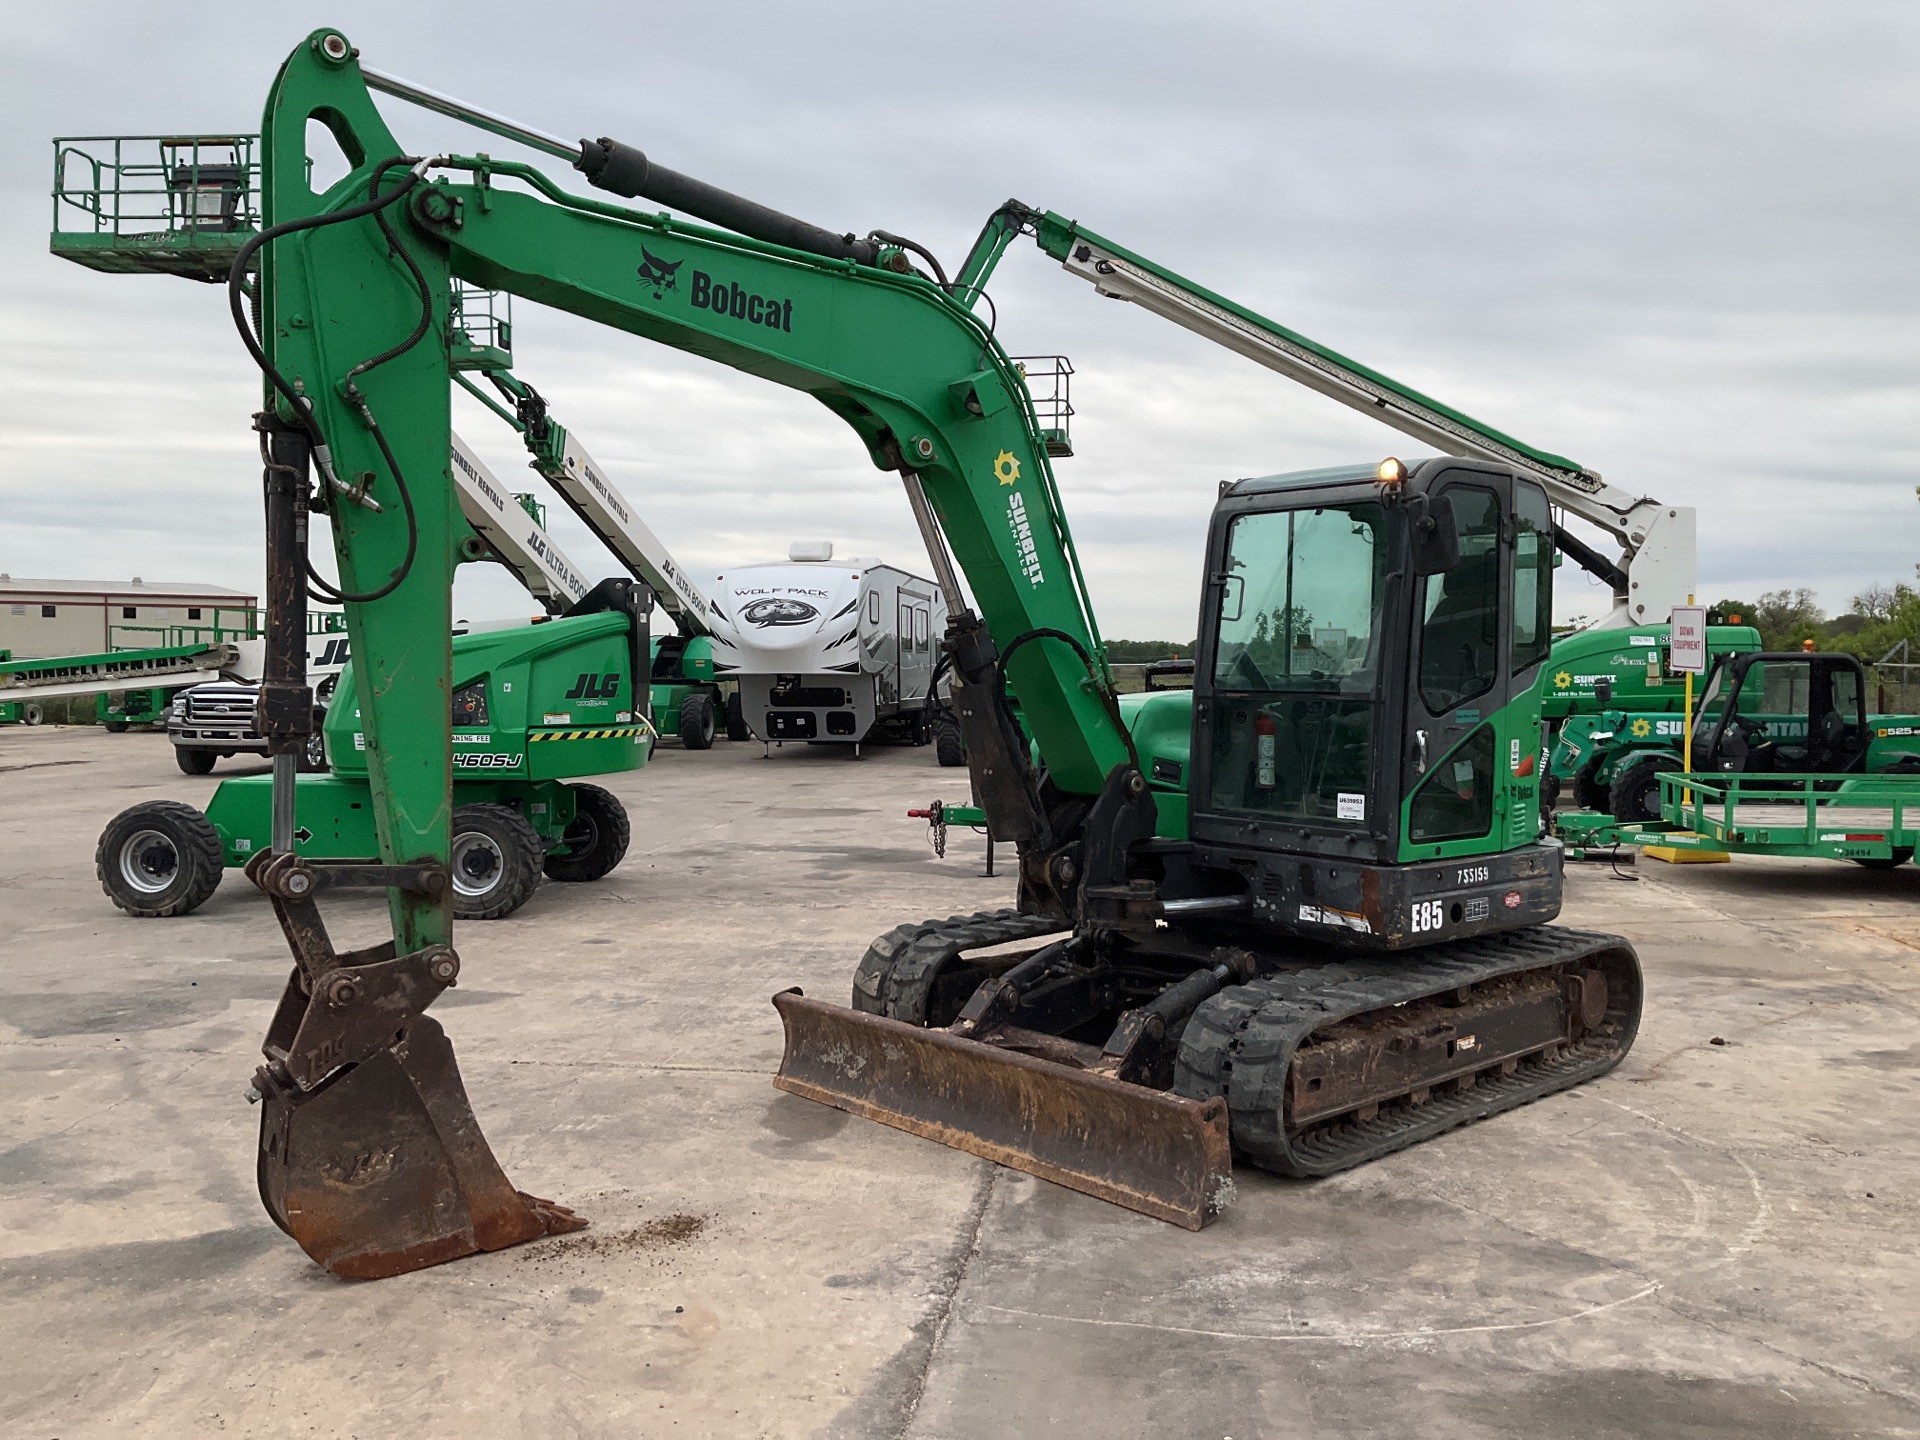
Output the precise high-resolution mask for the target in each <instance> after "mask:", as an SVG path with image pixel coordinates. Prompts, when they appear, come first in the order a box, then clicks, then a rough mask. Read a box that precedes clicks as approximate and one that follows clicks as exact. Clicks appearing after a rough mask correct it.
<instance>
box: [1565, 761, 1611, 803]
mask: <svg viewBox="0 0 1920 1440" xmlns="http://www.w3.org/2000/svg"><path fill="white" fill-rule="evenodd" d="M1611 800H1612V797H1611V796H1610V795H1608V793H1607V787H1606V786H1605V785H1602V784H1601V783H1600V762H1599V761H1598V760H1589V761H1588V762H1587V763H1586V764H1584V765H1582V766H1581V767H1580V772H1579V773H1578V774H1577V775H1575V776H1574V777H1573V803H1574V804H1576V805H1578V806H1579V807H1580V808H1581V809H1582V810H1599V811H1601V812H1603V813H1607V814H1611V813H1612V812H1611V810H1610V809H1609V806H1610V804H1611Z"/></svg>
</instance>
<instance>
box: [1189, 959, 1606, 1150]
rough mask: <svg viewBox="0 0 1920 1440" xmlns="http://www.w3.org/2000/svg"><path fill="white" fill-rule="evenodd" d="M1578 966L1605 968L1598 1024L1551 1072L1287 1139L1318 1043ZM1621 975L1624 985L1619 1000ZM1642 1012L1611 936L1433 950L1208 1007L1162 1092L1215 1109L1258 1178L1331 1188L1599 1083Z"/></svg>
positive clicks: (1280, 979)
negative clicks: (1484, 986)
mask: <svg viewBox="0 0 1920 1440" xmlns="http://www.w3.org/2000/svg"><path fill="white" fill-rule="evenodd" d="M1585 959H1600V960H1601V961H1602V964H1603V968H1605V969H1606V970H1607V971H1608V976H1609V980H1610V981H1611V982H1612V983H1611V984H1610V986H1609V989H1610V991H1611V992H1612V994H1611V996H1610V1000H1609V1005H1608V1010H1607V1017H1606V1021H1605V1022H1603V1024H1602V1026H1601V1028H1600V1029H1599V1030H1597V1031H1594V1032H1589V1034H1588V1035H1587V1036H1585V1037H1584V1038H1583V1039H1582V1040H1581V1041H1580V1042H1579V1043H1578V1044H1576V1045H1573V1046H1571V1047H1568V1048H1566V1049H1563V1050H1562V1051H1560V1053H1559V1054H1558V1055H1556V1056H1555V1057H1554V1058H1552V1059H1536V1060H1523V1061H1522V1062H1521V1063H1520V1067H1519V1068H1518V1069H1517V1070H1516V1071H1515V1072H1514V1073H1513V1074H1511V1075H1495V1074H1483V1075H1482V1076H1480V1077H1479V1079H1478V1081H1477V1083H1475V1084H1474V1085H1473V1086H1472V1088H1470V1089H1467V1090H1461V1091H1455V1090H1452V1089H1449V1090H1446V1091H1441V1092H1436V1093H1434V1094H1433V1095H1431V1096H1430V1097H1429V1098H1428V1099H1427V1100H1426V1101H1425V1102H1424V1103H1422V1104H1419V1105H1414V1104H1411V1103H1409V1102H1407V1101H1404V1100H1403V1101H1397V1102H1386V1103H1383V1104H1382V1105H1381V1107H1380V1113H1379V1114H1378V1115H1377V1116H1376V1117H1375V1118H1374V1119H1372V1120H1368V1121H1358V1120H1352V1119H1346V1120H1339V1119H1336V1120H1334V1121H1332V1122H1330V1123H1328V1124H1325V1125H1321V1126H1318V1127H1316V1128H1314V1129H1312V1130H1309V1131H1307V1132H1305V1133H1304V1134H1303V1135H1300V1136H1289V1135H1288V1134H1287V1130H1286V1093H1287V1091H1286V1086H1287V1072H1288V1067H1289V1066H1290V1064H1291V1063H1292V1060H1293V1054H1294V1051H1295V1049H1296V1048H1297V1047H1298V1046H1299V1045H1300V1043H1301V1042H1302V1041H1304V1040H1305V1039H1306V1038H1307V1036H1308V1035H1310V1034H1311V1033H1312V1032H1314V1031H1315V1030H1319V1029H1323V1028H1325V1027H1327V1026H1329V1025H1333V1024H1335V1023H1337V1022H1339V1021H1341V1020H1346V1019H1350V1018H1351V1017H1353V1016H1356V1015H1361V1014H1365V1013H1367V1012H1368V1011H1372V1010H1382V1009H1386V1008H1388V1007H1390V1006H1393V1005H1399V1004H1404V1003H1406V1002H1407V1001H1410V1000H1418V999H1421V998H1424V997H1427V996H1431V995H1436V994H1445V993H1447V992H1448V991H1451V990H1455V989H1458V988H1459V987H1461V986H1464V985H1471V984H1477V983H1481V982H1484V981H1488V980H1494V979H1498V978H1500V977H1502V976H1507V975H1513V974H1517V973H1520V972H1523V971H1527V970H1533V969H1536V968H1539V967H1543V966H1553V965H1563V964H1568V963H1570V962H1576V961H1580V960H1585ZM1623 971H1625V972H1627V973H1628V974H1630V976H1631V983H1630V985H1629V986H1627V987H1624V988H1626V989H1627V990H1629V991H1630V993H1627V994H1624V995H1623V994H1621V993H1620V991H1621V989H1622V988H1623V987H1622V986H1621V985H1620V983H1619V982H1620V980H1621V979H1623V978H1626V977H1625V975H1623V973H1622V972H1623ZM1640 1000H1641V990H1640V967H1639V961H1638V959H1637V958H1636V957H1635V956H1634V953H1633V948H1632V946H1631V945H1629V944H1628V943H1627V942H1626V941H1625V940H1623V939H1622V938H1621V937H1620V936H1618V935H1602V934H1596V933H1593V932H1591V931H1582V930H1567V929H1562V928H1560V927H1558V926H1548V925H1542V926H1535V927H1533V928H1530V929H1527V930H1520V931H1514V932H1511V933H1508V934H1505V935H1492V936H1485V937H1482V938H1479V939H1475V940H1468V941H1462V942H1460V943H1458V944H1454V945H1444V946H1435V947H1434V948H1433V949H1430V950H1425V951H1422V952H1420V953H1419V955H1418V956H1417V957H1404V958H1393V959H1387V958H1380V959H1360V960H1351V961H1345V962H1342V963H1340V964H1335V965H1326V966H1319V967H1316V968H1313V969H1309V970H1299V971H1294V972H1291V973H1287V974H1283V975H1275V976H1270V977H1267V978H1264V979H1260V980H1255V981H1252V982H1250V983H1248V984H1245V985H1236V986H1233V987H1231V988H1229V989H1226V990H1223V991H1221V992H1220V993H1219V994H1218V995H1216V996H1214V997H1213V998H1212V999H1210V1000H1208V1001H1207V1002H1206V1003H1205V1004H1204V1005H1202V1006H1201V1007H1200V1009H1199V1010H1198V1011H1196V1012H1195V1014H1194V1016H1193V1019H1192V1020H1191V1021H1190V1022H1189V1023H1188V1025H1187V1028H1186V1032H1185V1034H1184V1036H1183V1037H1182V1040H1181V1046H1180V1054H1179V1059H1178V1061H1177V1062H1176V1065H1175V1071H1174V1083H1173V1088H1174V1091H1175V1093H1176V1094H1180V1095H1185V1096H1187V1097H1188V1098H1190V1099H1196V1100H1204V1099H1209V1098H1211V1097H1212V1096H1215V1095H1224V1096H1225V1097H1226V1099H1227V1107H1228V1110H1229V1112H1230V1114H1231V1116H1232V1127H1233V1143H1234V1148H1235V1150H1237V1151H1239V1152H1240V1153H1241V1154H1243V1155H1245V1157H1246V1158H1247V1159H1249V1160H1251V1161H1252V1162H1253V1163H1254V1164H1255V1165H1258V1166H1260V1167H1261V1168H1262V1169H1264V1170H1273V1171H1277V1172H1278V1173H1280V1174H1283V1175H1298V1176H1315V1175H1330V1174H1333V1173H1334V1172H1335V1171H1339V1170H1346V1169H1350V1168H1352V1167H1353V1166H1356V1165H1361V1164H1365V1163H1366V1162H1367V1161H1369V1160H1374V1159H1377V1158H1379V1157H1380V1156H1382V1155H1388V1154H1391V1153H1392V1152H1394V1151H1395V1150H1404V1149H1406V1148H1407V1147H1408V1146H1410V1145H1415V1144H1418V1143H1419V1142H1420V1141H1422V1140H1427V1139H1430V1138H1432V1137H1433V1136H1435V1135H1438V1134H1440V1133H1441V1132H1443V1131H1446V1130H1451V1129H1453V1128H1455V1127H1456V1126H1460V1125H1466V1124H1470V1123H1471V1122H1473V1121H1475V1120H1482V1119H1485V1118H1486V1117H1487V1116H1490V1115H1496V1114H1499V1113H1500V1112H1501V1111H1504V1110H1512V1109H1514V1108H1516V1107H1518V1106H1520V1105H1524V1104H1526V1103H1527V1102H1529V1101H1531V1100H1537V1099H1539V1098H1540V1097H1541V1096H1543V1095H1550V1094H1552V1093H1553V1092H1555V1091H1557V1090H1565V1089H1568V1088H1570V1087H1572V1086H1574V1085H1578V1084H1580V1083H1581V1082H1583V1081H1586V1080H1591V1079H1593V1078H1595V1077H1596V1076H1599V1075H1603V1074H1605V1073H1606V1072H1607V1071H1609V1070H1611V1069H1612V1068H1613V1067H1614V1066H1615V1065H1617V1064H1619V1063H1620V1061H1621V1059H1622V1058H1623V1057H1624V1056H1625V1055H1626V1053H1627V1051H1628V1050H1629V1049H1631V1048H1632V1045H1633V1038H1634V1033H1635V1031H1636V1030H1637V1028H1638V1026H1639V1021H1640Z"/></svg>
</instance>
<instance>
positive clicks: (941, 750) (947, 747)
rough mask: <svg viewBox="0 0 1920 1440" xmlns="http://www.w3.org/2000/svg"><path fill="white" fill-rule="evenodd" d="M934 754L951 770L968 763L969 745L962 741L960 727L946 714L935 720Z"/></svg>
mask: <svg viewBox="0 0 1920 1440" xmlns="http://www.w3.org/2000/svg"><path fill="white" fill-rule="evenodd" d="M933 755H934V758H935V759H936V760H938V761H939V762H940V763H941V764H942V765H943V766H945V767H946V768H947V769H949V770H951V769H954V768H955V767H956V766H960V765H964V764H966V763H967V747H966V746H965V745H964V744H962V743H961V740H960V727H959V726H958V725H957V724H955V723H954V722H953V721H952V720H950V719H948V718H947V717H946V716H945V715H942V716H941V717H940V718H939V719H938V720H935V721H934V722H933Z"/></svg>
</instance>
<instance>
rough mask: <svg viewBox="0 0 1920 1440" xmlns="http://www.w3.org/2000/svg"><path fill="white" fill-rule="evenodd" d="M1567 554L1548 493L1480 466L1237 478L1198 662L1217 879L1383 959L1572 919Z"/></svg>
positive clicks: (1268, 910) (1297, 930) (1290, 919)
mask: <svg viewBox="0 0 1920 1440" xmlns="http://www.w3.org/2000/svg"><path fill="white" fill-rule="evenodd" d="M1388 476H1391V477H1392V478H1391V479H1388V478H1385V477H1388ZM1552 557H1553V539H1552V521H1551V512H1550V510H1549V507H1548V504H1547V497H1546V495H1545V493H1544V492H1543V491H1542V490H1541V489H1540V488H1539V487H1538V486H1537V485H1534V484H1532V483H1531V482H1529V481H1526V480H1522V479H1518V478H1516V477H1515V476H1514V475H1513V474H1512V473H1511V472H1508V471H1503V470H1498V469H1495V468H1493V467H1491V466H1487V465H1482V464H1478V463H1474V462H1462V461H1458V460H1429V461H1425V462H1422V463H1421V464H1419V465H1417V466H1415V467H1413V468H1412V469H1410V470H1409V469H1407V468H1405V467H1402V466H1400V464H1399V462H1398V461H1389V462H1387V463H1386V464H1385V465H1384V466H1382V467H1381V469H1380V471H1379V472H1377V473H1376V471H1374V470H1373V469H1371V468H1366V469H1360V468H1348V469H1341V470H1327V471H1312V472H1307V473H1304V474H1298V475H1281V476H1273V477H1269V478H1266V479H1259V480H1243V481H1240V482H1239V483H1237V484H1235V485H1233V486H1231V487H1230V488H1229V489H1228V490H1227V491H1226V492H1225V494H1224V495H1223V496H1222V497H1221V501H1220V504H1219V506H1218V508H1217V510H1216V512H1215V516H1214V523H1213V531H1212V536H1211V539H1210V542H1209V597H1208V600H1207V601H1206V602H1205V604H1204V605H1203V609H1202V614H1201V637H1200V653H1199V659H1198V663H1197V667H1196V673H1195V685H1194V747H1193V753H1194V756H1195V770H1196V773H1195V775H1194V777H1193V799H1192V812H1191V819H1190V822H1189V823H1190V833H1191V838H1192V839H1193V841H1194V842H1195V844H1196V846H1197V850H1196V854H1195V856H1194V863H1195V865H1196V867H1197V868H1198V869H1200V870H1201V871H1202V872H1204V873H1206V874H1208V875H1209V876H1210V877H1211V883H1212V884H1214V885H1221V884H1228V883H1232V880H1233V879H1236V878H1237V879H1238V880H1239V881H1241V882H1242V883H1244V884H1245V886H1246V887H1247V889H1248V890H1249V891H1250V892H1251V895H1252V904H1251V909H1252V913H1253V915H1254V917H1255V918H1256V919H1257V920H1258V921H1260V922H1261V924H1262V927H1263V928H1267V929H1274V930H1279V931H1282V932H1286V933H1290V934H1295V935H1299V936H1301V937H1302V938H1312V939H1319V940H1333V941H1335V942H1338V943H1346V944H1350V945H1364V946H1366V948H1381V947H1382V946H1385V947H1387V948H1398V947H1399V946H1401V945H1403V944H1424V943H1429V942H1430V941H1431V940H1432V939H1433V938H1435V937H1436V936H1437V935H1445V936H1447V937H1449V938H1450V937H1452V936H1454V935H1469V934H1476V933H1481V932H1483V931H1485V930H1492V929H1505V928H1511V927H1512V925H1513V924H1514V922H1515V919H1516V912H1518V913H1519V915H1521V916H1524V917H1525V918H1526V919H1529V920H1548V919H1551V918H1552V917H1553V915H1554V914H1555V913H1556V912H1557V911H1558V909H1559V871H1558V867H1557V865H1556V864H1555V863H1554V859H1553V856H1552V854H1551V852H1550V851H1549V850H1548V849H1546V848H1544V847H1542V846H1539V845H1538V844H1536V843H1534V842H1535V840H1536V835H1537V830H1538V822H1537V818H1536V817H1537V813H1538V801H1537V794H1538V778H1539V777H1538V774H1537V770H1538V751H1539V736H1538V729H1539V720H1540V716H1539V699H1538V695H1537V689H1538V687H1537V686H1536V685H1535V683H1534V682H1535V679H1536V678H1537V675H1538V670H1539V666H1540V664H1541V663H1542V662H1543V661H1544V660H1545V659H1546V655H1547V648H1548V645H1549V643H1550V640H1551V631H1550V622H1551V603H1552V586H1551V579H1552V576H1551V566H1552ZM1469 859H1471V860H1475V861H1477V862H1480V863H1476V864H1473V865H1463V864H1462V863H1460V862H1462V861H1465V860H1469ZM1496 872H1498V873H1497V874H1496ZM1463 881H1464V883H1463ZM1495 884H1498V885H1499V887H1500V891H1501V894H1500V898H1501V900H1502V902H1503V903H1501V904H1500V905H1499V906H1497V907H1495V906H1492V905H1489V904H1486V903H1484V902H1485V900H1486V898H1487V897H1486V895H1485V891H1486V890H1487V889H1488V888H1489V887H1491V886H1493V885H1495ZM1509 896H1512V897H1513V898H1512V899H1511V900H1509V899H1508V898H1507V897H1509ZM1436 906H1437V907H1438V908H1437V910H1436ZM1496 908H1497V910H1498V913H1497V914H1496V913H1495V910H1496ZM1436 915H1437V916H1438V919H1437V922H1436V921H1435V919H1434V917H1435V916H1436Z"/></svg>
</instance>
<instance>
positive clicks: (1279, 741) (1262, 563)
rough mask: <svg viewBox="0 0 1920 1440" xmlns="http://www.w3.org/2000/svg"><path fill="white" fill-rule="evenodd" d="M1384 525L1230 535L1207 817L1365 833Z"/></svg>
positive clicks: (1291, 520) (1318, 514)
mask: <svg viewBox="0 0 1920 1440" xmlns="http://www.w3.org/2000/svg"><path fill="white" fill-rule="evenodd" d="M1397 523H1398V522H1397V521H1392V520H1390V519H1389V516H1388V514H1387V511H1386V510H1385V508H1384V507H1383V506H1381V505H1380V504H1379V503H1378V502H1375V501H1371V500H1367V501H1356V502H1353V503H1351V504H1346V505H1326V506H1318V507H1314V508H1309V509H1299V510H1277V511H1268V512H1263V513H1258V514H1251V515H1242V516H1240V517H1239V518H1237V519H1236V520H1235V521H1234V522H1233V528H1232V530H1231V531H1230V532H1229V533H1228V539H1227V556H1226V568H1225V575H1224V578H1223V580H1222V582H1221V584H1220V585H1219V587H1218V589H1217V592H1216V593H1217V596H1218V599H1217V604H1218V606H1219V611H1218V623H1219V631H1218V634H1219V639H1218V643H1217V645H1216V647H1215V652H1214V660H1213V687H1214V691H1215V694H1216V696H1217V707H1216V712H1215V713H1216V719H1215V724H1214V726H1213V741H1212V762H1213V763H1212V778H1211V783H1210V786H1209V792H1210V793H1209V799H1210V800H1211V803H1212V806H1213V808H1215V809H1221V810H1232V811H1240V812H1251V813H1255V814H1263V815H1272V816H1275V817H1288V818H1302V819H1315V820H1325V821H1330V822H1333V823H1336V824H1339V823H1348V824H1363V823H1364V822H1365V821H1366V819H1367V815H1366V792H1367V767H1368V759H1369V756H1370V751H1371V745H1372V733H1373V696H1374V688H1375V685H1376V683H1377V680H1378V671H1379V664H1380V641H1381V636H1380V633H1379V628H1378V627H1379V619H1380V616H1381V613H1382V609H1383V601H1384V592H1385V587H1386V577H1387V575H1388V573H1389V572H1390V571H1391V570H1392V569H1393V568H1394V567H1393V563H1392V560H1393V553H1394V547H1393V545H1392V544H1391V543H1389V536H1390V526H1391V525H1394V524H1397Z"/></svg>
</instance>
